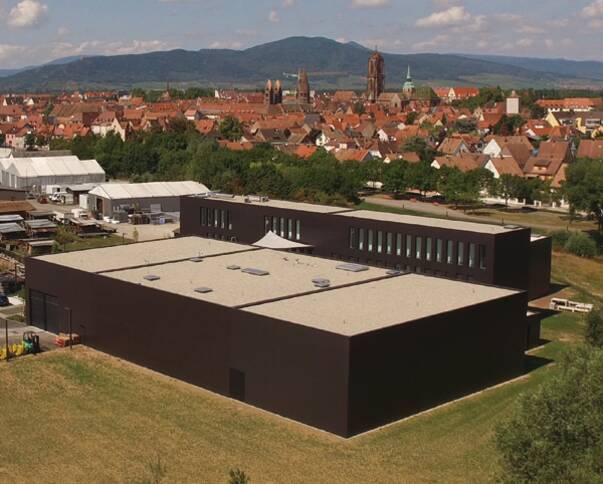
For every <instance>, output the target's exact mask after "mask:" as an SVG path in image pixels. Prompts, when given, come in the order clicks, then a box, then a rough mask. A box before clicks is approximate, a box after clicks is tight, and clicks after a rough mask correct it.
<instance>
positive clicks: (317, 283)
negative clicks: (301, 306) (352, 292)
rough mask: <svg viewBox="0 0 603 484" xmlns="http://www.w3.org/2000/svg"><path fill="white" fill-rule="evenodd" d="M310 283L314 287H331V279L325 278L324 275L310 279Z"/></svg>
mask: <svg viewBox="0 0 603 484" xmlns="http://www.w3.org/2000/svg"><path fill="white" fill-rule="evenodd" d="M312 283H313V284H314V287H318V288H319V289H326V288H327V287H331V281H329V280H328V279H325V278H324V277H317V278H315V279H312Z"/></svg>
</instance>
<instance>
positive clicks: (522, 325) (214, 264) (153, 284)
mask: <svg viewBox="0 0 603 484" xmlns="http://www.w3.org/2000/svg"><path fill="white" fill-rule="evenodd" d="M235 221H236V222H235ZM233 222H235V223H238V222H239V220H238V218H237V217H236V216H235V217H233ZM303 230H305V229H303ZM339 264H340V263H338V262H337V261H332V260H328V259H321V258H317V257H310V256H305V255H299V254H296V255H290V254H284V253H283V252H279V251H274V250H267V249H257V248H253V247H249V246H244V245H240V244H234V243H229V242H223V241H216V240H209V239H202V238H198V237H184V238H179V239H172V240H162V241H154V242H147V243H141V244H133V245H125V246H118V247H110V248H105V249H94V250H90V251H83V252H73V253H65V254H55V255H51V256H44V257H40V258H29V259H27V261H26V266H27V267H26V270H27V319H28V322H29V323H30V324H32V325H35V326H37V327H40V328H42V329H46V330H49V331H52V332H59V331H62V332H69V331H70V330H72V331H73V332H76V333H78V334H79V335H81V337H82V340H83V343H84V344H86V345H88V346H90V347H92V348H95V349H97V350H99V351H103V352H106V353H108V354H111V355H114V356H116V357H119V358H123V359H125V360H127V361H130V362H133V363H135V364H139V365H142V366H145V367H147V368H150V369H153V370H155V371H158V372H161V373H163V374H166V375H169V376H172V377H175V378H178V379H181V380H183V381H186V382H189V383H191V384H194V385H198V386H200V387H203V388H206V389H207V390H210V391H212V392H215V393H217V394H220V395H224V396H227V397H230V398H233V399H237V400H240V401H242V402H245V403H247V404H249V405H253V406H255V407H259V408H262V409H264V410H267V411H269V412H272V413H275V414H278V415H282V416H285V417H287V418H290V419H293V420H296V421H299V422H302V423H305V424H307V425H311V426H314V427H317V428H320V429H323V430H326V431H328V432H331V433H334V434H337V435H340V436H343V437H349V436H352V435H356V434H358V433H361V432H364V431H367V430H370V429H373V428H375V427H378V426H380V425H383V424H387V423H389V422H392V421H395V420H397V419H399V418H403V417H407V416H410V415H413V414H415V413H417V412H420V411H422V410H425V409H428V408H430V407H433V406H435V405H438V404H441V403H444V402H446V401H449V400H451V399H454V398H458V397H461V396H463V395H467V394H470V393H473V392H475V391H477V390H479V389H483V388H485V387H487V386H491V385H494V384H497V383H500V382H502V381H505V380H507V379H509V378H513V377H515V376H518V375H520V374H522V372H523V371H524V360H525V355H524V352H525V349H526V324H527V322H526V308H527V296H526V293H525V292H524V291H514V290H509V289H502V288H495V287H491V286H484V285H476V284H469V283H467V282H458V281H450V280H447V279H444V278H435V277H427V276H424V275H418V274H403V273H393V272H391V271H388V270H386V269H382V268H376V267H362V266H360V267H356V266H352V267H351V268H350V267H347V265H346V266H340V265H339ZM346 267H347V268H346ZM248 268H255V269H253V270H252V269H248ZM260 269H263V270H260ZM318 277H320V280H319V279H318ZM57 281H61V283H60V284H58V283H57ZM325 281H327V282H325ZM317 284H320V286H317ZM241 418H244V417H243V416H241Z"/></svg>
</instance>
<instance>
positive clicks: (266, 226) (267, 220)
mask: <svg viewBox="0 0 603 484" xmlns="http://www.w3.org/2000/svg"><path fill="white" fill-rule="evenodd" d="M271 224H272V221H271V220H270V217H264V233H265V234H267V233H268V232H270V225H271Z"/></svg>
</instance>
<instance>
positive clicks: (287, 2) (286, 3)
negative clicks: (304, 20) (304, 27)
mask: <svg viewBox="0 0 603 484" xmlns="http://www.w3.org/2000/svg"><path fill="white" fill-rule="evenodd" d="M283 7H284V8H291V7H295V0H283Z"/></svg>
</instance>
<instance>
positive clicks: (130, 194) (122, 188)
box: [90, 181, 209, 200]
mask: <svg viewBox="0 0 603 484" xmlns="http://www.w3.org/2000/svg"><path fill="white" fill-rule="evenodd" d="M207 192H209V188H207V187H206V186H205V185H203V184H201V183H197V182H193V181H182V182H153V183H105V184H103V185H99V186H97V187H96V188H95V189H94V190H92V191H90V195H94V196H97V197H100V198H104V199H105V200H131V199H139V198H168V197H182V196H186V195H200V194H202V193H207Z"/></svg>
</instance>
